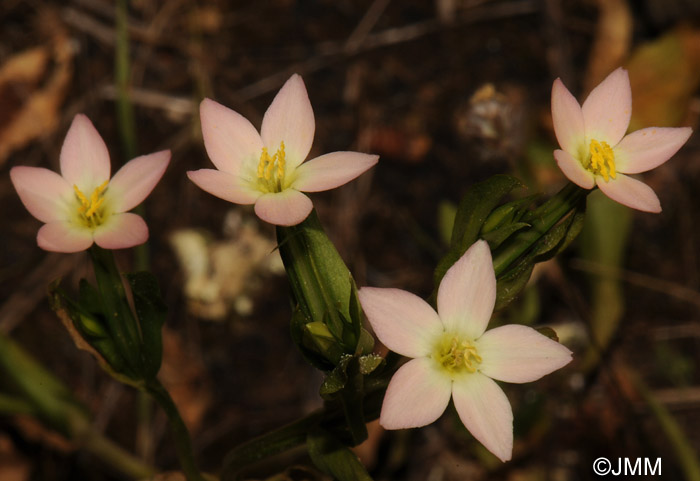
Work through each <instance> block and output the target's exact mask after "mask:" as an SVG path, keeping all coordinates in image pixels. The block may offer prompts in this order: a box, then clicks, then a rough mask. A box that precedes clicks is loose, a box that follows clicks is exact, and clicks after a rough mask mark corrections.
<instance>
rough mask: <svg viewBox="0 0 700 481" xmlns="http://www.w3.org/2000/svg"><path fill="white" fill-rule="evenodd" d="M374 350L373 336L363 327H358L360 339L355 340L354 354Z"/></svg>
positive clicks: (368, 352)
mask: <svg viewBox="0 0 700 481" xmlns="http://www.w3.org/2000/svg"><path fill="white" fill-rule="evenodd" d="M372 351H374V336H372V334H370V333H369V331H368V330H367V329H365V328H364V327H363V328H361V329H360V340H359V341H358V342H357V349H356V351H355V354H356V355H360V356H361V355H364V354H371V353H372Z"/></svg>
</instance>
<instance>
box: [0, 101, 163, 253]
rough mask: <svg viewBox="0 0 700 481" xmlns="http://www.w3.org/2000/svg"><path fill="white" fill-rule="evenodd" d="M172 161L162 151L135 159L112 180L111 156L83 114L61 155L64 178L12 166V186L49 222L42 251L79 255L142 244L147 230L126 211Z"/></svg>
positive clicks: (77, 118)
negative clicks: (96, 249)
mask: <svg viewBox="0 0 700 481" xmlns="http://www.w3.org/2000/svg"><path fill="white" fill-rule="evenodd" d="M168 162H170V151H169V150H164V151H161V152H156V153H154V154H150V155H143V156H141V157H136V158H135V159H133V160H131V161H129V162H128V163H127V164H125V165H124V166H123V167H122V168H121V169H119V171H118V172H117V173H116V174H114V177H112V178H111V179H110V169H111V166H110V162H109V152H107V146H106V145H105V143H104V141H103V140H102V137H100V134H99V133H98V132H97V130H96V129H95V127H94V126H93V125H92V122H90V119H88V118H87V117H86V116H85V115H83V114H78V115H76V116H75V118H74V119H73V123H71V126H70V129H69V130H68V134H67V135H66V140H65V141H64V142H63V147H62V148H61V156H60V167H61V174H60V175H59V174H57V173H56V172H54V171H52V170H49V169H44V168H41V167H25V166H18V167H13V168H12V169H11V170H10V178H11V180H12V184H13V185H14V187H15V190H17V194H19V198H20V199H21V200H22V203H23V204H24V206H25V207H26V208H27V210H28V211H29V213H30V214H32V215H33V216H34V217H36V218H37V219H39V220H40V221H41V222H44V223H45V224H44V225H43V226H42V227H41V228H40V229H39V232H38V234H37V243H38V244H39V247H41V248H42V249H44V250H47V251H54V252H79V251H83V250H85V249H87V248H89V247H90V246H91V245H92V243H93V242H95V243H96V244H97V245H98V246H100V247H103V248H105V249H124V248H127V247H133V246H135V245H138V244H143V243H144V242H146V240H147V239H148V227H147V226H146V223H145V222H144V221H143V219H142V218H141V217H139V216H138V215H136V214H132V213H129V212H127V211H128V210H131V209H133V208H134V207H136V206H137V205H139V204H140V203H141V202H142V201H143V200H144V199H145V198H146V197H147V196H148V194H150V193H151V191H152V190H153V188H154V187H155V186H156V184H157V183H158V181H159V180H160V178H161V177H162V176H163V173H164V172H165V168H166V167H167V166H168Z"/></svg>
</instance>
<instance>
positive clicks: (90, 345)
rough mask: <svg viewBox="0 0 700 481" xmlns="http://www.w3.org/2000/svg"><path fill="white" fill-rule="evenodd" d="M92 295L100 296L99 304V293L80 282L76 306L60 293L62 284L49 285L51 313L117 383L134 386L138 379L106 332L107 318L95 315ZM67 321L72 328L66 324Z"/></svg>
mask: <svg viewBox="0 0 700 481" xmlns="http://www.w3.org/2000/svg"><path fill="white" fill-rule="evenodd" d="M93 294H95V295H97V296H98V297H97V299H98V300H99V294H97V291H96V290H95V289H94V287H92V286H91V285H90V284H89V283H88V282H87V281H85V280H82V281H81V282H80V299H79V300H78V301H77V302H76V301H74V300H73V299H71V298H70V296H68V294H66V292H65V291H63V289H61V287H60V286H59V281H55V282H53V283H52V284H50V285H49V303H50V305H51V309H52V310H53V311H54V312H56V314H57V315H58V316H59V318H60V319H61V320H62V322H63V324H64V327H66V329H67V330H68V333H69V334H70V336H71V338H72V339H73V341H74V342H75V344H76V346H77V347H78V348H79V349H83V350H87V351H89V352H90V353H91V354H92V355H93V356H94V357H95V358H96V359H97V360H98V362H99V363H100V365H101V366H102V367H103V368H104V369H105V370H106V371H107V372H108V373H109V374H110V375H111V376H113V377H114V378H115V379H118V380H119V381H121V382H126V383H127V384H133V383H134V382H136V381H137V379H138V376H137V375H136V373H135V372H134V371H133V370H132V369H131V368H130V367H129V365H128V364H127V362H126V360H125V359H124V356H123V355H122V354H121V352H120V351H119V349H118V348H117V346H116V344H115V343H114V340H113V339H112V337H111V335H110V333H109V332H108V330H107V321H106V319H105V316H104V314H102V313H101V312H99V311H98V312H94V311H95V310H96V308H97V306H96V304H94V303H93V301H94V298H91V296H92V295H93ZM85 296H87V297H85ZM83 300H85V303H83ZM86 306H87V308H86ZM91 311H92V312H91ZM64 316H65V317H64ZM68 320H69V322H70V324H67V322H68Z"/></svg>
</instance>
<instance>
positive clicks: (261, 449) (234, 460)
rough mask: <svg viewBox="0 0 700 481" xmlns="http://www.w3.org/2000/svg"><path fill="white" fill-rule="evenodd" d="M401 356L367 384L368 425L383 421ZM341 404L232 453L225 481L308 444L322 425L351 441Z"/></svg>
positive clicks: (226, 464)
mask: <svg viewBox="0 0 700 481" xmlns="http://www.w3.org/2000/svg"><path fill="white" fill-rule="evenodd" d="M399 359H400V356H398V355H396V354H394V353H389V355H388V356H387V365H386V367H385V368H384V370H383V371H382V372H381V373H380V374H378V375H377V376H370V377H368V378H367V379H366V380H365V385H364V391H365V398H364V402H363V403H362V407H363V411H364V419H365V422H370V421H373V420H375V419H377V418H378V417H379V411H380V408H381V405H382V401H383V399H384V393H385V391H386V387H387V386H388V385H389V380H390V379H391V377H392V375H393V374H394V372H396V369H397V368H398V361H399ZM343 409H344V407H343V406H342V405H341V404H334V405H333V406H329V405H326V406H324V407H323V408H321V409H318V410H316V411H314V412H312V413H310V414H308V415H306V416H304V417H302V418H300V419H298V420H296V421H294V422H292V423H289V424H286V425H284V426H282V427H280V428H277V429H274V430H272V431H270V432H268V433H265V434H263V435H261V436H258V437H257V438H254V439H251V440H250V441H247V442H245V443H243V444H241V445H239V446H237V447H235V448H234V449H233V450H231V451H229V453H228V454H227V455H226V457H225V458H224V462H223V467H222V468H221V481H235V480H237V479H238V475H239V473H240V472H241V471H242V470H243V469H244V468H246V467H247V466H250V465H251V464H254V463H256V462H259V461H261V460H263V459H266V458H268V457H270V456H274V455H276V454H279V453H282V452H284V451H288V450H290V449H292V448H295V447H297V446H301V445H303V444H304V443H306V439H307V436H308V434H309V431H311V430H312V429H314V428H316V427H317V426H319V425H322V426H323V428H324V429H327V430H329V431H332V432H334V433H336V434H340V435H341V436H344V437H346V438H347V437H348V434H349V433H348V428H347V423H346V421H345V416H344V413H343Z"/></svg>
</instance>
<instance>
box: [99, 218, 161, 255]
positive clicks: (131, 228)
mask: <svg viewBox="0 0 700 481" xmlns="http://www.w3.org/2000/svg"><path fill="white" fill-rule="evenodd" d="M147 240H148V227H147V226H146V223H145V222H144V220H143V219H142V218H141V217H140V216H138V215H136V214H131V213H129V212H126V213H123V214H113V215H111V216H110V217H109V218H108V219H107V221H106V222H105V223H104V224H102V225H101V226H99V227H98V228H97V229H95V243H96V244H97V245H98V246H100V247H102V248H104V249H126V248H127V247H134V246H137V245H140V244H143V243H144V242H146V241H147Z"/></svg>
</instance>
